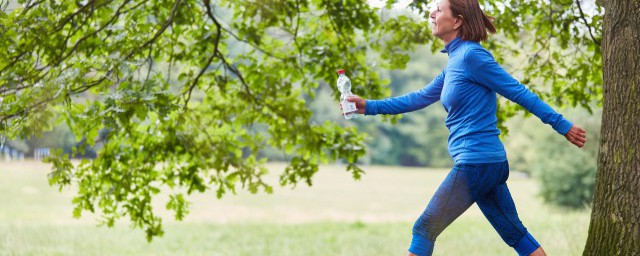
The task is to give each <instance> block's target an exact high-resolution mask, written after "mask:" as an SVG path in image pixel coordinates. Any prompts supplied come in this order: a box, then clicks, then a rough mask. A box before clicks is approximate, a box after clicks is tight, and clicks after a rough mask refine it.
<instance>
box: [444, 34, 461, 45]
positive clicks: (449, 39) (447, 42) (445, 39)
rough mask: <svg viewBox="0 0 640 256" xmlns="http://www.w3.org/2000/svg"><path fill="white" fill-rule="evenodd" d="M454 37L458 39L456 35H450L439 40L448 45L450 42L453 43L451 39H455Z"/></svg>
mask: <svg viewBox="0 0 640 256" xmlns="http://www.w3.org/2000/svg"><path fill="white" fill-rule="evenodd" d="M456 37H458V33H455V34H454V33H451V34H450V35H446V36H443V37H441V38H440V39H442V42H444V45H448V44H449V43H451V41H453V39H456Z"/></svg>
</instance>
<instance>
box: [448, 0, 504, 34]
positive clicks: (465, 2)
mask: <svg viewBox="0 0 640 256" xmlns="http://www.w3.org/2000/svg"><path fill="white" fill-rule="evenodd" d="M449 8H451V14H453V17H454V18H455V17H458V16H462V26H461V27H460V34H459V35H460V37H461V38H462V40H467V41H474V42H480V41H485V40H487V34H488V33H487V32H490V33H496V27H495V26H494V25H493V22H494V21H495V20H496V19H495V18H494V17H491V16H489V15H487V14H485V13H484V11H482V9H480V4H479V3H478V0H449Z"/></svg>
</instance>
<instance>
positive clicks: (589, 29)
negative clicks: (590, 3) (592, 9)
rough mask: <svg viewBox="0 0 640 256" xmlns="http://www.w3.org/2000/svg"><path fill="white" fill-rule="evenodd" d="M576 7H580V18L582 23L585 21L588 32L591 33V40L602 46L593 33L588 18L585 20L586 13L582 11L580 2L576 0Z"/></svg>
mask: <svg viewBox="0 0 640 256" xmlns="http://www.w3.org/2000/svg"><path fill="white" fill-rule="evenodd" d="M576 5H577V6H578V10H580V18H582V21H584V25H585V26H587V30H588V31H589V35H590V36H591V40H593V42H594V43H596V44H597V45H600V41H599V40H597V39H596V37H595V36H593V33H592V32H591V26H590V25H589V22H588V21H587V18H585V16H584V12H583V11H582V6H581V5H580V0H576Z"/></svg>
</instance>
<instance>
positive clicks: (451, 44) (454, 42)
mask: <svg viewBox="0 0 640 256" xmlns="http://www.w3.org/2000/svg"><path fill="white" fill-rule="evenodd" d="M460 44H462V39H461V38H460V37H459V36H458V37H456V38H455V39H453V40H451V42H449V43H448V44H447V45H445V46H444V49H442V51H440V52H442V53H447V54H448V53H450V52H453V51H455V50H456V49H457V48H458V46H460Z"/></svg>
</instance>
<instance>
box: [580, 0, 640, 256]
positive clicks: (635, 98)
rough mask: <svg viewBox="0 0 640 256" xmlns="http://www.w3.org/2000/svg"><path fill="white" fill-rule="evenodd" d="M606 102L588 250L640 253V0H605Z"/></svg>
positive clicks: (618, 253)
mask: <svg viewBox="0 0 640 256" xmlns="http://www.w3.org/2000/svg"><path fill="white" fill-rule="evenodd" d="M603 4H604V8H605V10H606V11H605V15H604V38H603V45H602V55H603V58H604V59H603V72H604V73H603V75H604V106H603V112H602V130H601V141H600V153H599V156H598V174H597V175H596V185H595V191H594V200H593V211H592V213H591V224H590V225H589V236H588V238H587V244H586V246H585V249H584V253H583V255H629V256H632V255H640V159H639V158H640V157H639V155H640V1H638V0H610V1H603Z"/></svg>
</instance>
